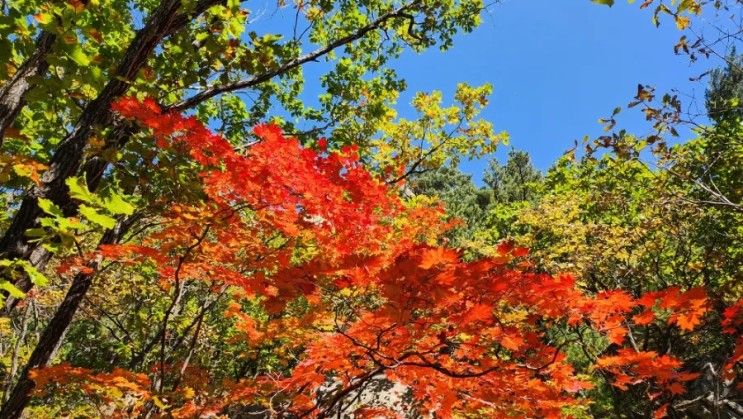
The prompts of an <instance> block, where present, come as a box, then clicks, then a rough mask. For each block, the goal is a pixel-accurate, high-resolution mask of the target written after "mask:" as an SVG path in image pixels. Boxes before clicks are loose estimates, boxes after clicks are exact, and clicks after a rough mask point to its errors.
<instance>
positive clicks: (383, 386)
mask: <svg viewBox="0 0 743 419" xmlns="http://www.w3.org/2000/svg"><path fill="white" fill-rule="evenodd" d="M338 388H339V383H337V382H336V383H328V384H327V385H325V386H323V387H321V388H320V391H319V392H318V393H319V394H318V398H319V399H320V400H322V399H323V398H326V397H332V395H333V393H334V392H335V391H336V390H338ZM364 408H378V409H386V410H389V411H392V412H395V413H397V414H398V415H399V417H401V418H406V419H430V418H433V416H432V415H421V414H420V413H419V411H418V409H417V408H416V405H415V403H414V402H413V398H412V395H411V393H410V389H409V388H407V387H406V386H404V385H402V384H397V383H393V382H391V381H389V380H387V379H386V378H385V377H384V375H379V376H378V377H375V378H374V379H372V380H369V382H368V384H367V385H365V386H363V387H362V388H360V389H359V390H358V391H355V392H352V393H350V394H349V395H348V396H347V397H345V398H344V399H343V401H342V403H339V405H338V407H337V408H336V409H333V410H331V411H330V412H329V413H328V415H327V417H328V418H343V419H354V418H356V417H358V415H357V412H359V411H360V410H361V409H364ZM224 414H226V415H227V416H228V417H229V418H233V419H269V418H276V417H281V418H291V419H293V417H292V416H290V415H286V414H284V415H279V416H277V414H276V412H274V413H271V412H270V411H269V410H268V409H266V408H265V407H263V406H242V407H239V408H231V409H228V410H227V411H226V412H224Z"/></svg>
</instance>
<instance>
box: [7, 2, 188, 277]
mask: <svg viewBox="0 0 743 419" xmlns="http://www.w3.org/2000/svg"><path fill="white" fill-rule="evenodd" d="M180 5H181V1H180V0H166V1H164V2H162V3H161V4H160V6H159V7H158V8H157V9H156V10H155V11H154V12H153V14H152V16H151V17H150V18H149V20H148V22H147V24H146V25H145V27H144V28H142V29H141V30H140V31H139V32H137V35H136V36H135V37H134V39H133V40H132V43H131V44H130V45H129V47H128V48H127V50H126V53H125V54H124V57H123V58H122V60H121V63H120V64H119V67H118V68H117V70H116V72H115V73H114V75H113V76H112V77H111V79H110V81H109V82H108V83H107V84H106V86H105V87H104V88H103V90H102V91H101V92H100V94H99V95H98V97H97V98H96V99H95V100H93V101H91V102H90V103H89V104H88V105H87V106H86V107H85V109H84V110H83V112H82V114H81V115H80V118H79V119H78V121H77V123H76V124H75V126H74V128H73V129H72V132H70V133H69V134H68V135H67V136H66V137H65V138H64V139H63V140H62V141H61V142H60V144H59V147H58V148H57V150H56V151H55V153H54V155H53V156H52V159H51V161H50V164H49V169H48V170H47V171H46V172H45V173H44V175H43V176H42V179H41V180H42V182H41V185H39V186H37V187H35V188H34V189H33V190H32V191H31V192H30V193H29V194H28V195H27V196H26V197H24V199H23V201H22V202H21V207H20V208H19V209H18V212H17V213H16V214H15V216H14V217H13V220H12V221H11V224H10V226H9V227H8V229H7V230H6V231H5V234H4V235H3V237H2V239H0V257H3V258H8V259H25V260H28V261H30V262H31V263H32V264H34V266H42V265H43V264H44V263H45V262H46V261H48V260H49V254H48V253H47V252H45V251H44V250H43V249H41V248H40V247H38V246H35V245H33V244H32V243H29V242H28V239H27V238H26V236H25V232H26V230H28V229H29V228H32V227H34V226H35V225H36V219H37V218H38V217H39V216H40V215H42V211H41V209H40V208H39V205H38V199H39V198H46V199H49V200H51V201H52V202H54V203H55V204H57V205H58V206H59V207H60V208H74V203H73V202H72V200H71V198H70V196H69V194H68V191H67V187H66V185H65V184H64V181H65V179H67V178H68V177H70V176H74V175H76V174H77V172H78V170H79V169H80V164H81V162H82V157H83V150H84V148H85V146H86V145H87V142H88V138H89V136H90V134H91V133H92V131H93V130H94V129H95V127H96V126H99V125H104V124H107V123H111V122H112V121H111V120H112V118H111V116H112V114H111V110H110V108H111V103H112V102H113V101H114V100H115V99H116V98H117V97H119V96H121V95H122V94H124V93H126V91H127V90H128V88H129V81H131V80H133V79H134V78H135V77H136V75H137V72H138V71H139V70H140V69H141V68H142V66H143V65H144V64H145V62H146V60H147V58H148V57H149V55H150V53H151V52H152V51H153V50H154V49H155V46H156V45H157V44H158V43H159V42H160V41H161V40H162V38H163V37H165V36H166V34H167V33H168V32H169V31H173V30H174V28H173V20H174V19H175V18H176V17H177V16H178V15H177V12H178V8H179V7H180ZM183 22H187V20H183ZM102 167H103V168H104V169H105V164H104V165H103V166H102ZM26 287H28V285H26Z"/></svg>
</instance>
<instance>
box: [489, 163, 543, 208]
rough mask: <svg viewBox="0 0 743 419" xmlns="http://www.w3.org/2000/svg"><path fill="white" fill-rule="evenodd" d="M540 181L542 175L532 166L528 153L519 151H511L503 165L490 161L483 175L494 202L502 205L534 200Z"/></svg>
mask: <svg viewBox="0 0 743 419" xmlns="http://www.w3.org/2000/svg"><path fill="white" fill-rule="evenodd" d="M541 179H542V174H541V173H540V172H539V170H537V169H536V168H535V167H534V165H533V164H532V162H531V158H530V157H529V153H527V152H525V151H520V150H511V151H510V152H509V153H508V160H507V161H506V164H505V165H501V164H500V163H499V162H498V161H497V160H495V159H494V160H491V162H490V165H489V167H488V169H487V171H486V172H485V174H484V180H485V183H486V184H487V185H488V186H489V187H490V188H491V189H492V191H493V196H494V198H495V201H496V202H498V203H503V204H506V203H512V202H518V201H532V200H534V199H535V198H536V196H537V186H538V184H539V183H540V182H541Z"/></svg>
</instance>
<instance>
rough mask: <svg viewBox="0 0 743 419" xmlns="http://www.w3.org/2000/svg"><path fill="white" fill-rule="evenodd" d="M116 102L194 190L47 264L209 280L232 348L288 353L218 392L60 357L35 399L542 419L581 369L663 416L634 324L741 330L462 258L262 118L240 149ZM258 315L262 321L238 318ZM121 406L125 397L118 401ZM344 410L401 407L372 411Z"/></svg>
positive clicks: (671, 392) (669, 386) (177, 411)
mask: <svg viewBox="0 0 743 419" xmlns="http://www.w3.org/2000/svg"><path fill="white" fill-rule="evenodd" d="M114 109H115V110H116V112H117V113H118V114H119V115H120V116H121V117H124V118H128V119H132V120H133V121H135V122H136V123H137V124H139V125H140V126H142V127H145V128H147V129H149V130H150V131H151V134H152V136H153V137H154V138H155V139H156V143H157V146H158V147H160V148H161V149H162V150H165V151H168V152H177V153H181V154H183V155H187V156H189V157H190V159H192V161H193V162H194V163H195V164H197V165H198V168H199V169H198V172H199V178H200V181H201V192H202V198H201V199H199V200H197V201H195V202H162V203H161V205H162V207H163V211H162V212H161V214H160V215H159V217H158V228H157V229H153V230H151V231H150V232H149V233H148V234H146V235H145V236H143V237H142V238H141V239H139V240H137V241H136V242H134V243H125V244H112V245H105V246H100V247H99V248H98V249H97V250H96V251H95V252H94V253H90V254H86V255H85V256H84V257H79V256H78V257H76V258H73V259H70V260H68V261H67V262H66V263H62V264H61V267H60V272H62V273H63V274H66V275H72V274H75V273H77V272H79V271H80V270H81V269H86V266H88V265H87V261H88V260H92V259H96V258H99V259H100V258H102V259H103V260H104V261H105V262H106V263H113V264H117V265H119V266H121V267H125V268H126V267H129V268H138V267H139V268H141V267H147V269H149V270H150V271H152V272H155V273H156V276H157V282H158V283H159V287H160V289H161V290H162V291H163V292H166V293H171V292H172V293H174V295H177V294H178V292H179V289H180V287H183V285H184V283H187V282H191V281H202V282H205V283H206V284H208V287H209V289H210V292H212V293H214V294H219V293H225V292H227V293H228V294H229V295H230V302H229V304H228V305H227V306H226V307H225V310H224V312H223V313H222V315H223V316H224V318H225V319H226V320H228V321H229V322H232V323H233V324H234V326H235V328H236V330H237V331H238V333H237V334H235V335H234V336H233V337H232V338H231V339H232V342H233V344H235V345H238V344H239V345H246V346H247V347H260V346H261V345H263V344H265V343H266V342H271V341H279V342H281V345H282V347H283V351H284V353H292V354H295V355H294V356H293V357H294V359H293V360H291V361H288V362H289V364H287V365H290V366H291V368H289V369H287V370H286V371H287V372H286V373H282V374H278V373H277V374H273V373H264V374H259V375H257V376H255V377H252V378H245V379H242V380H239V381H230V380H222V381H220V382H214V381H213V380H212V378H210V377H211V376H212V375H213V372H212V371H210V370H209V369H208V367H207V366H206V365H198V364H194V363H189V362H188V361H185V362H184V361H181V362H179V363H173V362H171V360H170V359H169V358H168V357H166V356H165V355H162V356H160V357H159V359H156V360H154V361H153V362H152V363H151V364H150V365H149V373H148V375H149V378H148V377H147V375H142V374H141V373H135V372H127V371H124V370H115V371H113V372H110V373H108V372H94V371H88V370H84V369H81V368H75V367H72V366H68V365H57V366H54V367H50V368H46V369H41V370H36V371H34V372H33V375H32V378H33V379H34V380H35V381H36V384H37V388H36V391H37V393H38V394H43V393H44V392H46V391H54V392H57V394H61V393H64V392H79V393H81V394H84V395H86V397H95V398H101V397H104V398H106V397H107V398H108V400H109V401H110V402H111V404H110V405H109V407H110V408H111V409H113V410H112V411H111V414H112V415H114V412H115V411H117V409H122V410H118V412H119V414H122V415H124V412H125V411H126V412H128V413H127V414H131V413H132V412H140V413H141V412H144V411H145V410H147V409H152V408H153V406H155V408H156V409H157V411H158V412H159V413H160V414H163V415H166V414H167V415H172V416H173V417H195V416H199V415H208V414H220V413H223V412H224V411H225V409H229V408H231V407H232V406H236V405H243V406H260V407H261V408H263V409H267V411H270V412H274V413H276V414H288V413H291V414H296V415H299V416H318V417H324V416H327V415H329V414H332V413H333V412H335V411H338V410H339V409H341V408H343V404H344V403H346V399H347V398H351V397H350V396H352V395H354V394H357V393H358V392H360V391H362V390H363V389H364V388H365V386H366V385H367V384H368V383H369V382H370V381H371V380H377V379H380V378H384V379H386V380H389V381H390V382H393V383H398V384H400V385H402V386H404V387H405V388H407V389H409V391H410V392H411V393H410V394H411V395H412V401H410V402H408V404H407V405H406V406H407V408H405V409H415V411H417V412H419V413H420V414H424V413H427V412H435V414H436V415H437V417H451V416H453V415H455V414H467V413H470V414H476V415H480V416H488V417H506V416H518V417H558V416H564V415H572V414H577V412H581V411H584V409H585V408H586V407H587V406H588V405H589V404H590V403H591V401H590V399H588V398H587V397H586V395H587V394H588V392H590V391H591V390H592V389H593V388H594V387H595V385H596V384H595V381H594V380H592V378H591V374H605V375H607V377H609V381H610V382H611V385H612V386H613V387H614V388H615V391H625V390H627V389H628V388H630V387H633V386H634V387H636V388H637V387H638V386H641V387H642V388H643V389H644V394H645V397H647V399H648V400H652V401H653V403H655V406H656V407H657V414H658V416H662V415H663V414H664V412H665V411H666V410H665V409H666V408H667V404H668V403H669V402H670V401H671V400H673V399H674V397H677V396H678V395H682V394H684V393H685V392H686V388H687V385H688V384H689V382H691V381H693V380H695V379H696V378H698V377H699V375H700V372H699V371H698V370H696V369H694V367H693V366H692V365H686V364H685V363H684V361H683V360H681V359H678V358H675V357H674V356H672V355H668V354H661V353H658V352H655V351H653V350H650V349H647V348H643V347H641V346H640V345H638V343H637V340H638V339H639V338H636V337H635V336H633V335H632V330H638V329H637V328H638V327H639V328H643V329H644V330H647V331H648V333H649V332H650V331H652V330H656V329H657V330H675V332H674V333H692V332H693V331H694V330H695V329H696V328H698V327H699V326H700V325H702V324H705V323H707V322H719V323H720V324H721V327H723V328H724V331H725V332H726V333H729V334H731V335H736V334H739V332H740V327H741V320H742V319H741V313H743V310H742V309H741V303H740V302H738V303H737V304H736V305H733V306H731V307H728V308H726V309H725V311H724V314H723V316H722V318H719V317H718V316H715V315H710V312H711V311H714V310H713V306H712V301H711V300H710V298H709V297H708V295H707V293H706V291H705V289H704V288H700V287H697V288H690V289H681V288H678V287H672V288H666V289H661V290H658V291H652V292H646V293H644V294H641V295H632V294H630V293H628V292H627V291H624V290H619V289H617V290H614V291H602V292H598V293H588V292H585V291H582V290H581V289H580V287H579V286H578V285H577V284H576V281H575V280H574V278H573V277H572V276H571V275H570V274H569V273H559V274H558V273H556V274H554V275H551V274H548V273H543V272H538V271H537V270H536V269H534V267H533V266H532V264H531V263H530V261H529V254H528V250H527V249H525V248H521V247H516V246H513V245H512V244H511V243H509V242H504V243H502V244H501V246H499V247H498V255H497V256H492V257H486V258H479V259H476V260H464V259H463V258H462V255H461V254H460V253H459V252H458V251H456V250H453V249H449V248H447V247H446V246H442V245H441V237H442V234H443V233H444V232H446V231H447V230H448V229H449V228H450V227H451V225H450V224H449V223H448V222H447V221H445V219H444V218H443V210H442V208H441V207H440V206H438V205H437V204H431V203H427V202H417V203H416V202H408V201H405V200H404V199H402V198H401V196H400V193H399V190H398V189H397V187H396V186H390V185H387V184H385V183H384V182H383V181H382V180H380V179H379V178H377V177H376V176H374V175H373V174H372V173H371V172H370V171H368V170H367V169H366V168H365V166H364V164H362V162H361V161H360V160H359V155H358V153H357V151H356V149H355V148H354V147H344V148H341V149H339V150H329V149H327V145H326V143H325V142H320V143H318V145H317V146H316V147H315V148H310V147H305V146H302V145H301V144H300V143H299V142H298V140H297V139H294V138H286V137H284V135H283V134H282V133H281V130H280V129H279V128H278V127H277V126H275V125H259V126H256V127H255V128H254V133H255V136H256V138H257V141H256V143H255V144H253V145H251V146H250V147H249V148H247V150H246V151H245V152H237V151H235V149H234V148H233V147H232V146H231V145H230V143H229V142H228V141H227V140H225V139H224V138H223V137H221V136H219V135H216V134H214V133H212V132H211V131H210V130H209V129H208V128H206V127H205V126H204V125H202V124H201V123H200V122H198V121H197V120H196V119H195V118H191V117H184V116H182V115H180V114H178V113H173V112H162V111H161V110H160V108H159V107H158V106H157V105H156V104H155V103H154V101H152V100H145V101H142V102H140V101H138V100H136V99H133V98H125V99H121V100H119V101H118V102H116V104H115V105H114ZM255 304H258V306H259V307H262V309H263V310H265V315H262V316H256V315H255V311H252V312H251V311H246V307H248V306H249V305H255ZM298 306H301V309H298V308H297V307H298ZM171 308H172V307H171ZM167 313H169V312H167ZM166 315H168V314H166ZM586 326H588V327H589V328H590V329H591V330H592V331H593V332H592V333H595V336H594V339H605V341H606V342H607V346H606V350H605V351H604V352H603V353H600V354H591V356H590V358H589V359H590V364H588V365H580V366H576V365H575V363H574V362H573V361H572V360H571V357H570V356H569V353H570V351H580V350H581V348H583V350H584V351H585V342H584V341H583V339H584V336H583V332H582V331H583V330H585V327H586ZM630 326H632V327H633V328H630ZM163 342H165V340H164V338H163ZM158 345H160V343H158ZM163 345H164V343H163ZM741 358H743V355H742V350H741V342H740V338H738V349H737V350H736V352H735V355H734V356H733V357H732V358H730V360H729V362H728V364H727V366H726V371H725V374H727V375H728V376H729V377H731V378H732V377H734V376H735V373H736V371H737V368H739V367H738V366H737V365H738V364H737V363H738V362H740V360H741ZM102 388H103V389H102ZM106 388H107V389H106ZM123 394H126V395H127V397H129V398H130V402H127V403H121V400H122V397H123ZM131 400H135V402H131ZM400 409H401V408H398V412H399V411H400ZM356 414H357V415H358V416H359V417H395V415H396V414H397V413H395V411H394V410H390V406H384V405H377V406H372V405H369V406H361V407H357V410H356Z"/></svg>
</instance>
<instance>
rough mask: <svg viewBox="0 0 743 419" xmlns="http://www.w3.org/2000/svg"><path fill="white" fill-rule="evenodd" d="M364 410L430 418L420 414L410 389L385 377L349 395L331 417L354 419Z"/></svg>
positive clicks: (411, 417) (380, 377) (374, 380)
mask: <svg viewBox="0 0 743 419" xmlns="http://www.w3.org/2000/svg"><path fill="white" fill-rule="evenodd" d="M329 390H331V388H329ZM363 408H382V409H388V410H390V411H393V412H396V413H397V414H399V415H400V416H401V417H404V418H410V419H413V418H428V417H430V416H422V415H420V414H419V413H418V411H417V409H416V407H415V404H414V403H413V398H412V397H411V394H410V389H408V388H407V387H405V386H404V385H402V384H398V383H392V382H390V381H389V380H387V379H386V378H384V376H383V375H380V376H379V377H377V378H375V379H373V380H370V381H369V383H368V385H366V386H364V387H362V388H360V389H359V390H358V391H355V392H353V393H351V394H349V395H348V397H346V398H345V399H344V400H343V402H342V403H341V404H340V405H339V406H338V409H335V410H334V411H333V414H332V415H329V416H330V417H336V418H348V419H352V418H354V417H356V415H355V414H354V412H356V411H358V410H359V409H363ZM339 410H340V412H339Z"/></svg>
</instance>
